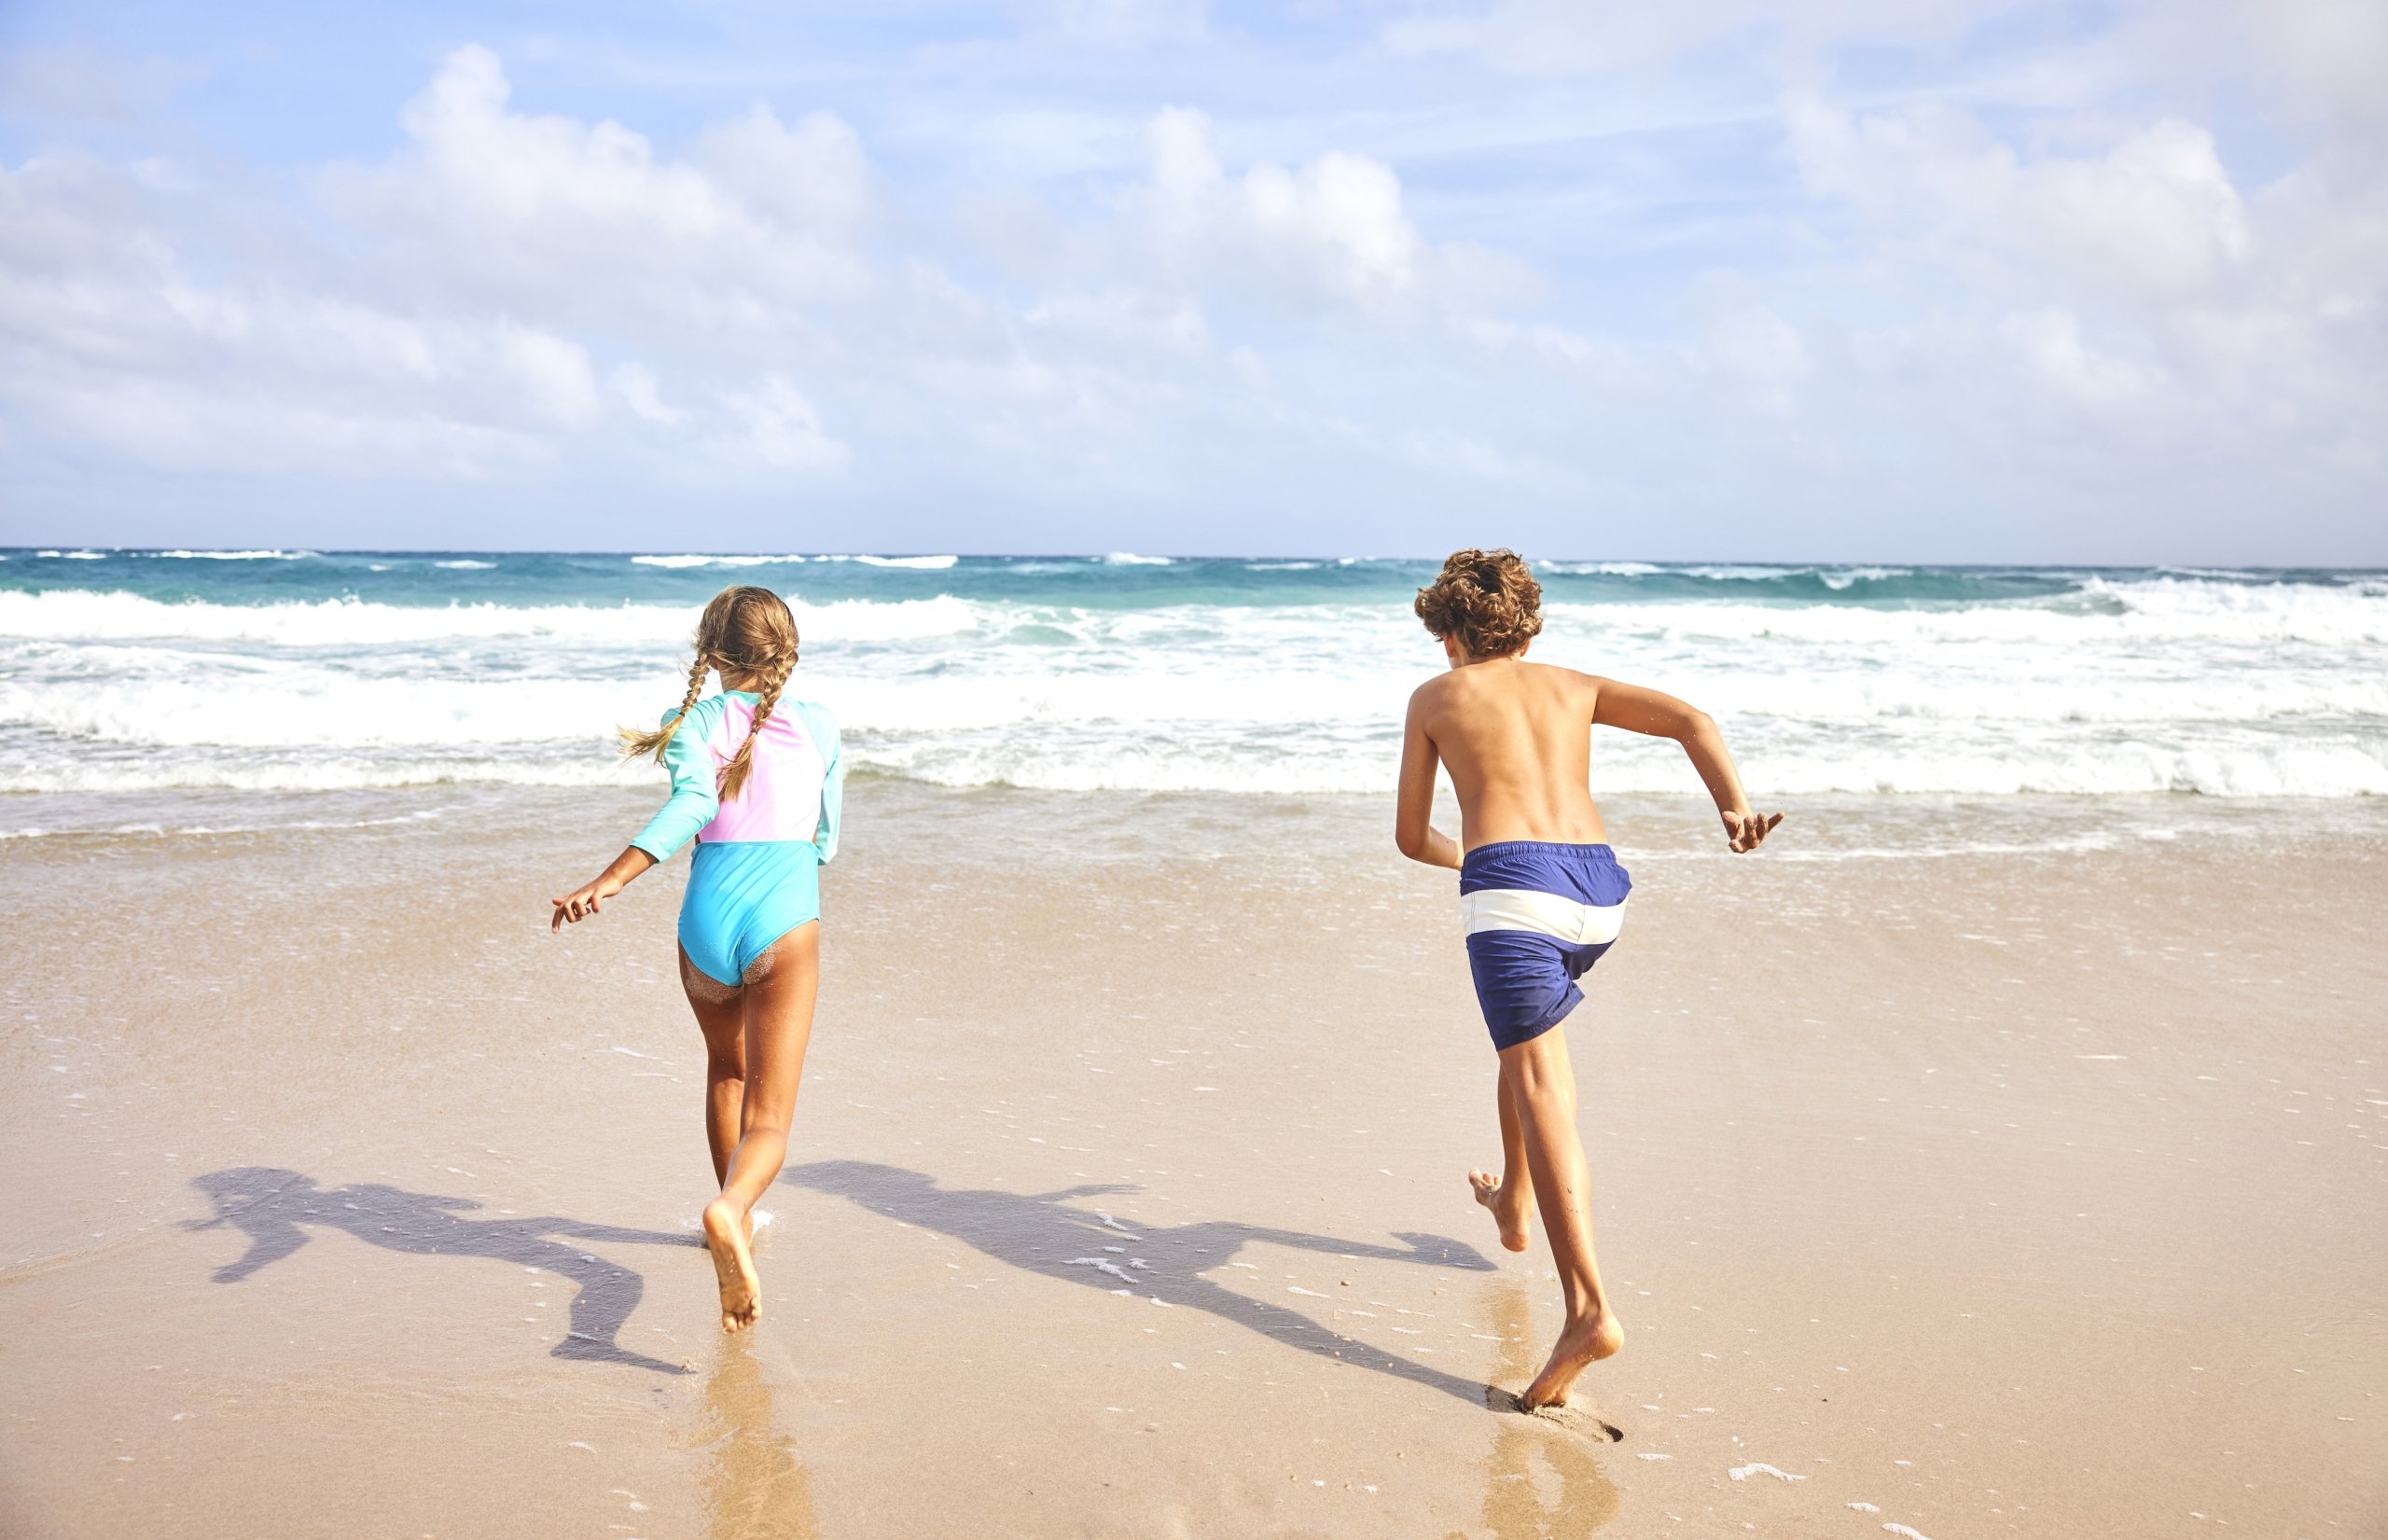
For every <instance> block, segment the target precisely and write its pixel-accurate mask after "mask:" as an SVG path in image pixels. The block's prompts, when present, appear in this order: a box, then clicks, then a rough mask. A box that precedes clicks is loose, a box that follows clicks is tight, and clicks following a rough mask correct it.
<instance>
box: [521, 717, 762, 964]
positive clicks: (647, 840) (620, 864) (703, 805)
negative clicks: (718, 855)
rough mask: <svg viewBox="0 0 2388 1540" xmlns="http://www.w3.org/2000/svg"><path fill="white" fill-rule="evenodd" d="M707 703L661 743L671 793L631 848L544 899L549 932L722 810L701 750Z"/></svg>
mask: <svg viewBox="0 0 2388 1540" xmlns="http://www.w3.org/2000/svg"><path fill="white" fill-rule="evenodd" d="M713 699H714V700H715V701H718V700H720V699H721V698H720V697H719V696H715V697H714V698H713ZM710 704H712V702H711V701H699V702H697V704H696V705H695V706H693V707H691V708H690V709H689V711H688V714H687V720H685V721H683V722H682V723H681V724H680V730H679V731H677V732H675V733H673V735H672V742H669V743H666V744H664V745H663V768H664V769H666V770H670V771H671V772H672V795H671V796H670V797H668V798H665V799H664V802H663V807H662V809H661V811H659V812H657V813H656V815H655V816H654V817H653V818H650V819H648V820H647V823H646V827H645V828H643V829H641V830H639V831H638V833H637V834H636V835H634V836H633V837H632V839H631V842H630V845H629V847H628V848H627V849H625V850H624V851H623V852H622V853H621V854H619V855H617V856H615V857H614V859H613V862H612V864H611V865H609V866H607V867H606V868H605V869H604V871H602V872H599V873H598V874H597V877H596V879H595V880H594V881H589V882H584V883H582V884H581V885H580V886H579V887H577V888H575V889H574V890H573V891H572V892H571V893H568V894H566V895H564V896H563V897H562V898H552V899H549V900H548V902H549V903H551V904H553V905H555V907H556V912H555V918H554V919H553V920H552V921H551V922H550V923H548V930H549V931H550V932H554V931H560V930H562V929H563V927H564V923H565V922H566V921H580V920H585V919H587V918H588V917H589V916H590V915H592V914H595V913H596V912H597V906H598V903H599V901H600V900H601V899H606V898H611V897H612V896H614V895H616V894H618V893H619V892H621V891H622V890H623V889H624V888H626V887H628V886H629V885H630V883H631V880H632V878H634V877H636V876H637V875H638V874H639V873H640V872H643V871H645V870H646V868H647V867H653V866H659V865H660V864H662V863H663V862H665V861H668V860H670V859H671V858H672V853H673V852H674V851H676V850H678V849H679V848H680V847H681V846H682V845H685V844H687V842H688V841H689V840H690V839H694V838H695V837H696V832H697V831H698V830H699V829H701V828H703V827H704V826H705V825H707V824H710V823H712V822H713V820H714V815H715V813H717V812H720V811H721V798H720V797H719V796H718V795H717V794H716V792H715V789H714V776H715V772H716V768H717V767H715V764H714V762H713V755H712V753H711V751H709V750H708V749H707V748H706V747H705V738H706V735H707V734H708V733H709V732H710V731H711V730H712V727H713V724H712V721H711V720H710V717H709V716H708V715H707V714H706V712H705V708H706V707H707V706H708V705H710ZM673 715H675V714H674V713H671V712H666V713H665V714H664V715H663V719H664V720H665V721H666V722H669V721H670V720H672V718H673Z"/></svg>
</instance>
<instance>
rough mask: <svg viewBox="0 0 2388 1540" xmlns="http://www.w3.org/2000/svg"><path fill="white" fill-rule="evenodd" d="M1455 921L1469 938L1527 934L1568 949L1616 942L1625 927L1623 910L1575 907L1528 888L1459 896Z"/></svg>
mask: <svg viewBox="0 0 2388 1540" xmlns="http://www.w3.org/2000/svg"><path fill="white" fill-rule="evenodd" d="M1459 918H1460V924H1461V926H1462V927H1463V928H1464V929H1465V931H1466V933H1467V934H1468V935H1470V936H1474V935H1475V934H1476V933H1477V932H1478V931H1483V930H1529V931H1533V932H1534V933H1535V934H1536V935H1538V936H1556V937H1557V938H1559V939H1560V940H1562V941H1564V942H1566V943H1567V944H1568V945H1570V946H1575V947H1594V946H1601V945H1604V944H1605V943H1607V942H1610V941H1614V940H1616V939H1617V932H1618V931H1620V930H1622V929H1623V928H1624V927H1625V906H1624V905H1623V904H1579V903H1577V902H1576V900H1575V899H1573V898H1563V897H1562V896H1560V895H1558V894H1555V893H1537V892H1535V891H1534V889H1532V888H1480V889H1479V890H1477V891H1476V892H1474V893H1463V894H1461V895H1459Z"/></svg>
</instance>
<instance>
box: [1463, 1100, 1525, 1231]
mask: <svg viewBox="0 0 2388 1540" xmlns="http://www.w3.org/2000/svg"><path fill="white" fill-rule="evenodd" d="M1492 1095H1493V1099H1494V1100H1495V1101H1497V1102H1499V1103H1500V1104H1501V1179H1500V1180H1499V1181H1497V1182H1496V1181H1494V1180H1493V1179H1492V1172H1488V1171H1471V1172H1468V1173H1467V1185H1468V1186H1471V1187H1473V1188H1475V1189H1476V1200H1477V1201H1478V1202H1479V1203H1481V1204H1483V1205H1484V1206H1485V1207H1486V1208H1488V1209H1491V1210H1492V1218H1493V1220H1494V1222H1495V1223H1497V1224H1498V1225H1499V1226H1500V1227H1501V1244H1503V1245H1504V1246H1506V1247H1507V1248H1508V1249H1509V1250H1511V1251H1523V1250H1525V1249H1526V1247H1528V1246H1530V1245H1532V1244H1533V1243H1534V1232H1533V1230H1532V1229H1531V1228H1528V1221H1527V1218H1526V1214H1527V1213H1528V1212H1529V1210H1530V1209H1531V1208H1532V1207H1533V1204H1534V1175H1533V1173H1532V1172H1531V1171H1530V1170H1529V1169H1528V1165H1527V1161H1526V1132H1525V1121H1524V1119H1522V1118H1520V1117H1519V1116H1518V1102H1517V1098H1516V1096H1515V1095H1513V1094H1512V1093H1511V1092H1510V1089H1509V1076H1508V1074H1507V1072H1506V1070H1505V1071H1503V1072H1502V1073H1501V1074H1500V1075H1497V1076H1495V1077H1494V1079H1493V1082H1492Z"/></svg>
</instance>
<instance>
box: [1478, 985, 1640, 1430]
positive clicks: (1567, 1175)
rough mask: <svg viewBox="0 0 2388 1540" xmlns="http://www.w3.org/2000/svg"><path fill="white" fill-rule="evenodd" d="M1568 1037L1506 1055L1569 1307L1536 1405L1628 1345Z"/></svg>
mask: <svg viewBox="0 0 2388 1540" xmlns="http://www.w3.org/2000/svg"><path fill="white" fill-rule="evenodd" d="M1565 1033H1566V1029H1565V1028H1564V1027H1553V1028H1551V1029H1550V1030H1549V1031H1548V1032H1546V1033H1544V1034H1541V1035H1540V1036H1538V1037H1534V1038H1531V1039H1529V1040H1528V1041H1526V1042H1523V1043H1520V1044H1519V1045H1517V1047H1512V1048H1506V1049H1504V1050H1503V1051H1502V1054H1501V1082H1502V1084H1503V1085H1504V1086H1505V1087H1506V1088H1507V1089H1508V1093H1509V1097H1510V1101H1511V1104H1512V1105H1513V1106H1514V1107H1515V1108H1516V1110H1517V1114H1518V1122H1519V1124H1520V1132H1521V1133H1522V1134H1523V1136H1524V1144H1525V1157H1526V1168H1527V1170H1528V1171H1529V1172H1531V1173H1532V1175H1533V1178H1534V1196H1535V1198H1536V1199H1538V1200H1540V1207H1541V1210H1542V1228H1543V1232H1544V1233H1545V1234H1546V1235H1548V1237H1549V1238H1550V1257H1551V1261H1552V1262H1553V1263H1555V1264H1556V1265H1557V1267H1558V1269H1559V1286H1560V1289H1561V1291H1562V1293H1563V1294H1564V1296H1565V1297H1566V1304H1567V1320H1566V1323H1565V1325H1562V1327H1561V1328H1560V1332H1559V1342H1558V1345H1557V1346H1555V1347H1553V1348H1552V1349H1551V1350H1550V1361H1549V1362H1548V1363H1547V1364H1545V1365H1544V1366H1543V1367H1542V1372H1541V1373H1540V1374H1538V1375H1536V1376H1534V1383H1533V1384H1531V1385H1528V1386H1527V1387H1526V1392H1525V1394H1524V1395H1523V1396H1522V1397H1520V1399H1521V1400H1523V1401H1524V1403H1525V1404H1526V1405H1527V1406H1528V1407H1530V1408H1532V1407H1547V1406H1553V1405H1557V1404H1558V1403H1561V1402H1563V1401H1565V1400H1566V1399H1567V1392H1568V1389H1569V1387H1571V1386H1573V1385H1574V1384H1575V1382H1576V1376H1577V1375H1579V1374H1581V1373H1583V1372H1584V1369H1585V1367H1586V1366H1587V1365H1590V1364H1591V1363H1593V1362H1595V1361H1596V1360H1598V1359H1602V1358H1606V1357H1607V1356H1608V1355H1609V1354H1610V1353H1615V1352H1616V1351H1617V1349H1618V1348H1619V1347H1620V1346H1622V1345H1623V1344H1624V1341H1625V1328H1624V1327H1623V1326H1622V1325H1619V1324H1618V1323H1617V1315H1616V1313H1615V1312H1614V1311H1611V1310H1610V1309H1609V1307H1608V1296H1607V1295H1606V1293H1605V1292H1604V1291H1603V1289H1602V1288H1601V1270H1600V1263H1599V1261H1598V1260H1597V1259H1596V1258H1595V1257H1594V1256H1593V1255H1592V1209H1591V1195H1592V1179H1591V1172H1590V1170H1589V1169H1588V1168H1587V1167H1586V1165H1585V1163H1584V1145H1583V1142H1582V1141H1581V1140H1580V1139H1578V1138H1577V1137H1576V1071H1575V1067H1574V1065H1572V1064H1571V1063H1569V1062H1568V1059H1567V1038H1566V1035H1565Z"/></svg>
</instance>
